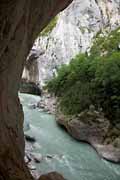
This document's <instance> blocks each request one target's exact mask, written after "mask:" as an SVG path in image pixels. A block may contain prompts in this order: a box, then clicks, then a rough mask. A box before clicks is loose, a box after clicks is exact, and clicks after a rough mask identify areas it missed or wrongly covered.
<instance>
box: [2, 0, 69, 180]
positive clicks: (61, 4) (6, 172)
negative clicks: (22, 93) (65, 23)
mask: <svg viewBox="0 0 120 180" xmlns="http://www.w3.org/2000/svg"><path fill="white" fill-rule="evenodd" d="M71 1H72V0H35V1H34V0H0V180H32V179H33V177H32V176H31V175H30V172H29V171H28V169H27V167H26V165H25V163H24V135H23V110H22V106H21V104H20V101H19V98H18V90H19V83H20V79H21V75H22V71H23V66H24V63H25V60H26V57H27V55H28V53H29V51H30V49H31V47H32V45H33V42H34V40H35V38H36V37H37V35H38V34H39V33H40V31H42V30H43V28H44V27H45V26H46V25H47V24H48V23H49V21H50V20H51V19H52V18H53V17H54V16H55V15H56V14H57V13H58V12H60V11H61V10H63V9H64V8H65V7H67V5H68V4H69V3H70V2H71Z"/></svg>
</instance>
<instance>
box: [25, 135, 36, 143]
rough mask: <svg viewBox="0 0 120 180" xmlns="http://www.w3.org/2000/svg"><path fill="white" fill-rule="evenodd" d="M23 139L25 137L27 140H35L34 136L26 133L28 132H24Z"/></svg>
mask: <svg viewBox="0 0 120 180" xmlns="http://www.w3.org/2000/svg"><path fill="white" fill-rule="evenodd" d="M25 139H26V141H29V142H35V141H36V139H35V137H33V136H31V135H28V134H25Z"/></svg>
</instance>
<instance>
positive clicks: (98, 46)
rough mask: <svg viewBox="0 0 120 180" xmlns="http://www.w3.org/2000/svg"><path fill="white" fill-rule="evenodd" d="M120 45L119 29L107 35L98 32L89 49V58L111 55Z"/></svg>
mask: <svg viewBox="0 0 120 180" xmlns="http://www.w3.org/2000/svg"><path fill="white" fill-rule="evenodd" d="M119 43H120V27H119V28H117V29H116V30H114V31H112V32H111V33H110V34H109V35H104V34H102V33H101V32H99V33H98V34H97V35H96V37H95V40H94V42H93V46H92V48H91V56H92V57H94V56H102V55H104V56H105V55H106V56H108V55H111V54H112V53H113V52H116V51H119V48H118V44H119Z"/></svg>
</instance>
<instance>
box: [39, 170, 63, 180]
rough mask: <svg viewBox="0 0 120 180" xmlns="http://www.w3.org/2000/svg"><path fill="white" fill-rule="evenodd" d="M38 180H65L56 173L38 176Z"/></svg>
mask: <svg viewBox="0 0 120 180" xmlns="http://www.w3.org/2000/svg"><path fill="white" fill-rule="evenodd" d="M38 180H65V178H64V177H63V176H62V175H61V174H59V173H57V172H51V173H48V174H44V175H42V176H40V178H39V179H38Z"/></svg>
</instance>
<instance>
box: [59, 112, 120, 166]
mask: <svg viewBox="0 0 120 180" xmlns="http://www.w3.org/2000/svg"><path fill="white" fill-rule="evenodd" d="M56 121H57V123H58V124H60V125H62V126H64V127H65V128H66V129H67V131H68V133H69V134H70V135H71V136H72V137H74V138H75V139H77V140H80V141H84V142H87V143H89V144H91V145H92V146H93V147H94V148H95V149H96V151H97V152H98V154H99V155H100V156H101V157H103V158H105V159H107V160H109V161H112V162H116V163H118V162H120V148H119V146H118V145H116V147H115V146H114V144H113V142H114V140H113V142H112V140H111V139H112V138H111V137H110V142H107V140H108V134H109V131H110V122H109V120H108V119H106V118H105V117H104V116H103V114H102V113H100V112H97V111H93V112H91V111H90V110H86V111H84V112H82V113H80V114H79V115H77V116H74V117H71V118H69V117H66V116H65V115H63V114H62V113H60V112H59V113H58V112H57V114H56ZM119 138H120V137H119V136H118V138H117V142H116V144H118V143H119Z"/></svg>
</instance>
